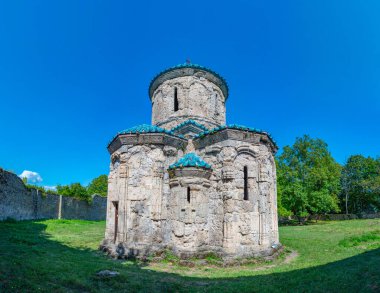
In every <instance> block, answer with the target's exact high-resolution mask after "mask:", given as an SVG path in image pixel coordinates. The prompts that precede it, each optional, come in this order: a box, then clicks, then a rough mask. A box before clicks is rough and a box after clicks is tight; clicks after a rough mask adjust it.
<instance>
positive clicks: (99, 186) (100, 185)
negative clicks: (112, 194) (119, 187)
mask: <svg viewBox="0 0 380 293" xmlns="http://www.w3.org/2000/svg"><path fill="white" fill-rule="evenodd" d="M107 188H108V176H107V175H100V176H99V177H97V178H95V179H94V180H92V181H91V183H90V184H89V185H88V187H87V193H88V194H89V195H93V194H95V193H96V194H99V195H101V196H107Z"/></svg>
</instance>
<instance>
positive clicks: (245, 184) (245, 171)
mask: <svg viewBox="0 0 380 293" xmlns="http://www.w3.org/2000/svg"><path fill="white" fill-rule="evenodd" d="M244 200H248V167H247V166H244Z"/></svg>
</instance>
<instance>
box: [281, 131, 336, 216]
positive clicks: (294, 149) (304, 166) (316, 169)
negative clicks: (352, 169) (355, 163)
mask: <svg viewBox="0 0 380 293" xmlns="http://www.w3.org/2000/svg"><path fill="white" fill-rule="evenodd" d="M277 165H278V168H277V177H278V194H279V199H280V201H281V203H280V211H281V209H283V210H284V211H291V212H292V213H293V214H294V215H295V216H297V217H298V218H299V219H300V218H302V217H305V216H307V215H309V214H322V213H328V212H338V211H339V206H338V195H339V191H340V173H341V167H340V165H339V164H338V163H337V162H335V160H334V159H333V157H332V156H331V154H330V152H329V151H328V148H327V144H326V143H325V142H324V141H323V140H321V139H312V138H310V137H309V136H307V135H304V136H303V137H301V138H297V139H296V141H295V143H294V144H293V146H285V147H284V149H283V152H282V154H281V155H280V156H279V157H278V158H277Z"/></svg>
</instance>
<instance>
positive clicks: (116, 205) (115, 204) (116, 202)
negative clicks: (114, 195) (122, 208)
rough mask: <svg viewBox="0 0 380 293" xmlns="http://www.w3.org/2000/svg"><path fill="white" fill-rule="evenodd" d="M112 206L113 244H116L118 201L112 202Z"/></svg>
mask: <svg viewBox="0 0 380 293" xmlns="http://www.w3.org/2000/svg"><path fill="white" fill-rule="evenodd" d="M112 203H113V206H114V208H115V222H114V224H115V230H114V236H113V242H114V243H116V237H117V228H118V227H117V226H118V222H119V202H118V201H113V202H112Z"/></svg>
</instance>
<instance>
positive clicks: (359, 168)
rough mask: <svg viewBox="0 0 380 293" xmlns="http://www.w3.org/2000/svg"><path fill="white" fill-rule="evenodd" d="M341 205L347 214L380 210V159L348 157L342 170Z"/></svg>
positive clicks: (357, 156) (360, 156)
mask: <svg viewBox="0 0 380 293" xmlns="http://www.w3.org/2000/svg"><path fill="white" fill-rule="evenodd" d="M341 184H342V194H341V197H342V203H343V208H344V209H346V208H347V210H346V212H347V213H366V212H377V211H379V210H380V158H378V159H373V158H371V157H367V158H366V157H364V156H362V155H353V156H350V157H349V158H348V160H347V162H346V164H345V165H344V166H343V169H342V178H341Z"/></svg>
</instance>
